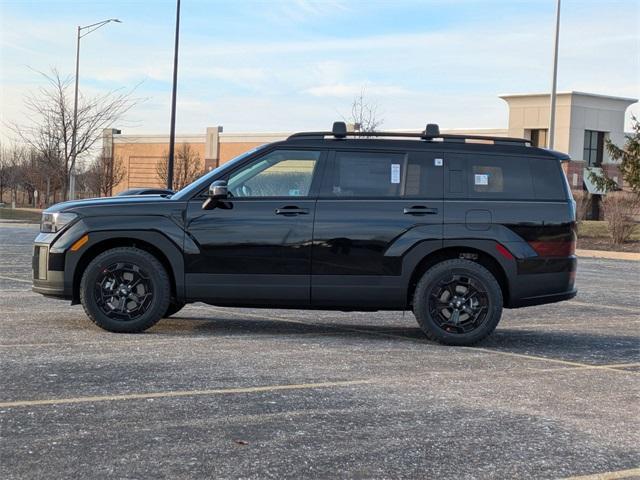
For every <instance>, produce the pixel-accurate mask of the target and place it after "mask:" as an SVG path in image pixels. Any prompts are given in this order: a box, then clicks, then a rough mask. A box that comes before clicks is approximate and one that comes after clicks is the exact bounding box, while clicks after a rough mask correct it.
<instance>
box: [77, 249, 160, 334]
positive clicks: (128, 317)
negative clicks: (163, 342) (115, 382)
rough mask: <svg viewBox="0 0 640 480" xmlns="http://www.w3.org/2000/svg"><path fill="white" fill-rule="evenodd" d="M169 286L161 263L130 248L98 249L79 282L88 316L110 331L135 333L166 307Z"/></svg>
mask: <svg viewBox="0 0 640 480" xmlns="http://www.w3.org/2000/svg"><path fill="white" fill-rule="evenodd" d="M170 297H171V287H170V283H169V276H168V275H167V272H166V270H165V269H164V267H163V266H162V264H161V263H160V262H159V261H158V260H157V259H156V258H155V257H154V256H153V255H151V254H150V253H148V252H145V251H144V250H140V249H137V248H133V247H120V248H114V249H111V250H107V251H105V252H102V253H101V254H100V255H98V256H97V257H96V258H94V259H93V260H92V261H91V263H89V265H88V266H87V268H86V270H85V271H84V273H83V275H82V280H81V281H80V301H81V302H82V306H83V307H84V311H85V312H86V313H87V315H88V316H89V318H90V319H91V320H92V321H93V322H94V323H95V324H96V325H98V326H99V327H101V328H103V329H105V330H108V331H110V332H120V333H137V332H141V331H143V330H146V329H147V328H150V327H151V326H153V325H155V324H156V323H157V322H158V320H160V319H161V318H162V317H163V315H164V314H165V312H166V311H167V309H168V308H169V299H170Z"/></svg>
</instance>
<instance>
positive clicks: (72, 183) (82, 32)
mask: <svg viewBox="0 0 640 480" xmlns="http://www.w3.org/2000/svg"><path fill="white" fill-rule="evenodd" d="M111 22H116V23H122V22H121V21H120V20H118V19H117V18H110V19H108V20H103V21H101V22H97V23H92V24H91V25H87V26H85V27H81V26H79V25H78V37H77V44H76V86H75V96H74V100H73V131H72V132H71V168H70V169H69V200H73V199H74V198H75V197H76V173H75V169H76V157H77V152H76V146H77V145H76V141H77V136H76V135H77V131H78V75H79V73H80V39H81V38H82V37H86V36H87V35H89V34H90V33H91V32H95V31H96V30H97V29H99V28H100V27H103V26H105V25H106V24H107V23H111Z"/></svg>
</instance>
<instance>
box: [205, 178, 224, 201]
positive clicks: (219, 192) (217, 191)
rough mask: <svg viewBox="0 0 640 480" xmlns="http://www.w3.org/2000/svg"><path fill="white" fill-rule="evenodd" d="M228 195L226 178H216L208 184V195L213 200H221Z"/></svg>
mask: <svg viewBox="0 0 640 480" xmlns="http://www.w3.org/2000/svg"><path fill="white" fill-rule="evenodd" d="M228 196H229V191H228V190H227V182H226V180H216V181H215V182H213V183H212V184H211V185H209V194H208V197H209V198H211V199H213V200H223V199H225V198H227V197H228Z"/></svg>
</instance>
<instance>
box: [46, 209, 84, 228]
mask: <svg viewBox="0 0 640 480" xmlns="http://www.w3.org/2000/svg"><path fill="white" fill-rule="evenodd" d="M77 216H78V215H77V214H76V213H63V212H56V213H47V212H43V213H42V221H41V222H40V231H41V232H42V233H54V232H59V231H60V230H62V229H63V228H64V227H66V226H67V225H68V224H69V223H71V222H73V221H74V220H75V219H76V217H77Z"/></svg>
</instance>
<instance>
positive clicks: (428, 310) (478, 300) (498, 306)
mask: <svg viewBox="0 0 640 480" xmlns="http://www.w3.org/2000/svg"><path fill="white" fill-rule="evenodd" d="M465 289H466V290H465ZM474 291H475V293H474ZM502 300H503V299H502V290H501V289H500V285H499V284H498V282H497V280H496V279H495V277H494V276H493V275H492V274H491V272H489V270H487V269H486V268H484V267H483V266H482V265H480V264H478V263H475V262H472V261H470V260H463V259H453V260H446V261H444V262H441V263H438V264H436V265H434V266H433V267H431V268H430V269H429V270H427V272H426V273H425V274H424V275H423V276H422V278H421V279H420V281H419V282H418V285H417V286H416V289H415V292H414V296H413V313H414V315H415V317H416V319H417V321H418V324H419V325H420V328H421V329H422V331H423V332H424V333H425V335H426V336H427V338H429V339H430V340H434V341H436V342H439V343H442V344H445V345H460V346H469V345H474V344H476V343H478V342H479V341H481V340H483V339H484V338H486V337H487V336H488V335H490V334H491V332H493V331H494V330H495V328H496V326H497V325H498V322H499V321H500V317H501V315H502ZM456 311H457V313H456Z"/></svg>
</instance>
